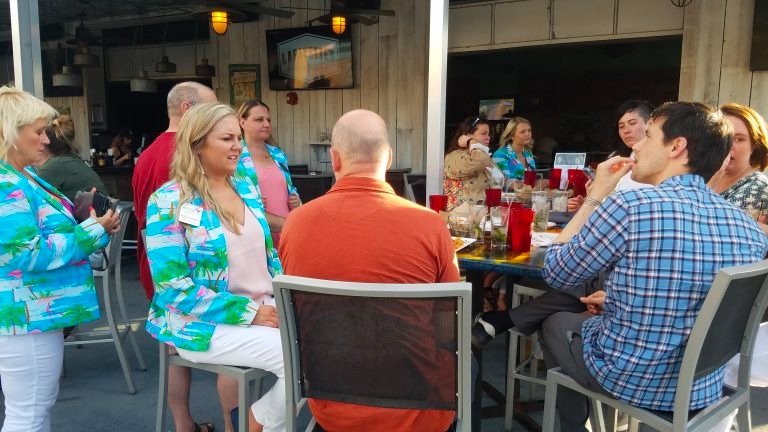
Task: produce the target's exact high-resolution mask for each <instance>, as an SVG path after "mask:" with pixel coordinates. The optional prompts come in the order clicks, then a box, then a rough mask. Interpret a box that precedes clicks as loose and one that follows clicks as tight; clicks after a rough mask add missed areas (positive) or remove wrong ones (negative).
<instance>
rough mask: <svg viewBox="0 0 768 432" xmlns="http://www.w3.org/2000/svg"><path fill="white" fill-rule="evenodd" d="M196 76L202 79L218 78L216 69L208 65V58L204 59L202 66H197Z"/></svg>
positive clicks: (201, 62)
mask: <svg viewBox="0 0 768 432" xmlns="http://www.w3.org/2000/svg"><path fill="white" fill-rule="evenodd" d="M195 75H197V76H200V77H212V76H216V68H215V67H213V66H211V65H209V64H208V59H207V58H202V59H200V64H199V65H196V66H195Z"/></svg>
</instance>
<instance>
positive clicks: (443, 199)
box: [429, 195, 448, 213]
mask: <svg viewBox="0 0 768 432" xmlns="http://www.w3.org/2000/svg"><path fill="white" fill-rule="evenodd" d="M446 205H448V196H447V195H430V196H429V208H431V209H432V210H434V211H436V212H437V213H440V212H441V211H445V206H446Z"/></svg>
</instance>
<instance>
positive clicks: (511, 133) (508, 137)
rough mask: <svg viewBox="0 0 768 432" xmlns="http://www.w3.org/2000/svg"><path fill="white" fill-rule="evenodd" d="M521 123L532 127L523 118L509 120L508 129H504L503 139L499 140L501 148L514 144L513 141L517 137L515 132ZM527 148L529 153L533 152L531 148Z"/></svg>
mask: <svg viewBox="0 0 768 432" xmlns="http://www.w3.org/2000/svg"><path fill="white" fill-rule="evenodd" d="M521 123H525V124H527V125H528V126H530V125H531V122H529V121H528V120H526V119H524V118H522V117H513V118H512V119H511V120H509V122H508V123H507V127H505V128H504V132H502V133H501V138H500V139H499V147H504V146H505V145H507V144H509V143H511V142H512V139H513V138H514V137H515V131H516V130H517V127H518V126H520V124H521ZM525 148H526V149H527V150H528V151H530V150H531V148H530V147H529V146H525Z"/></svg>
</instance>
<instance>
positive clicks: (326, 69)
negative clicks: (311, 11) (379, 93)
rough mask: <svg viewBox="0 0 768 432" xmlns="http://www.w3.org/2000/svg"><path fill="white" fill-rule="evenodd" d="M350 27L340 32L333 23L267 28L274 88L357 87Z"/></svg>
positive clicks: (270, 76) (269, 66)
mask: <svg viewBox="0 0 768 432" xmlns="http://www.w3.org/2000/svg"><path fill="white" fill-rule="evenodd" d="M351 31H352V30H351V29H350V28H349V27H347V30H346V31H345V32H344V33H342V34H340V35H338V34H336V33H334V32H333V31H332V30H331V26H315V27H300V28H290V29H277V30H267V63H268V68H269V88H270V89H271V90H311V89H344V88H352V87H354V84H355V83H354V79H353V76H352V37H351V35H350V34H351Z"/></svg>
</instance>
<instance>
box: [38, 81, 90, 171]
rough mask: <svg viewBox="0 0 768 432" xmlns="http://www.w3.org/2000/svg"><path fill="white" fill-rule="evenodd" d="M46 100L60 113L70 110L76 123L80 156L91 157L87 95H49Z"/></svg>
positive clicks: (76, 139) (76, 138)
mask: <svg viewBox="0 0 768 432" xmlns="http://www.w3.org/2000/svg"><path fill="white" fill-rule="evenodd" d="M45 101H46V102H47V103H48V104H49V105H51V106H52V107H54V108H56V110H57V111H59V113H60V114H63V113H64V112H65V111H66V110H69V115H70V116H71V117H72V121H73V122H74V123H75V142H76V143H77V147H78V149H79V150H80V156H81V157H83V158H90V157H91V155H90V142H91V126H90V125H91V122H90V119H89V118H88V106H87V101H86V98H85V96H77V97H47V98H45Z"/></svg>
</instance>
